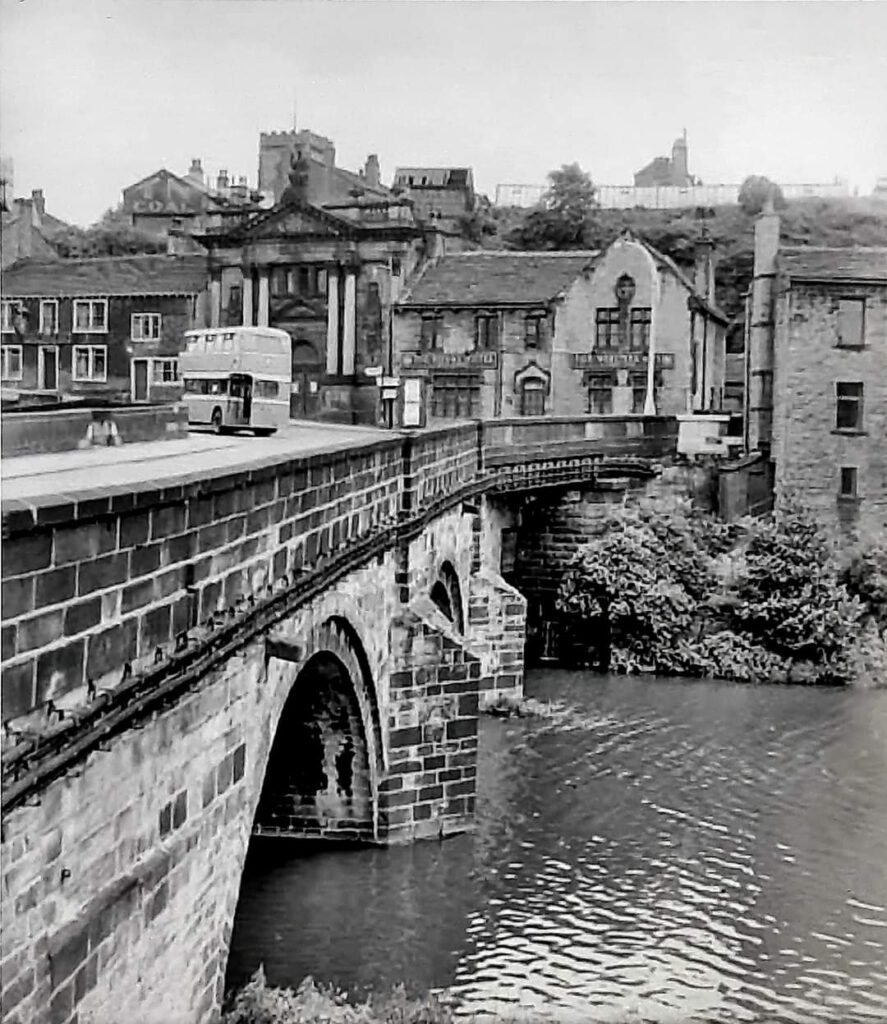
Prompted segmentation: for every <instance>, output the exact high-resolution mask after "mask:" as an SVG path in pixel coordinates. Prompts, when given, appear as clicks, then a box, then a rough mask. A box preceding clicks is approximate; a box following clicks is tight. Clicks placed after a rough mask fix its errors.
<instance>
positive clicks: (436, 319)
mask: <svg viewBox="0 0 887 1024" xmlns="http://www.w3.org/2000/svg"><path fill="white" fill-rule="evenodd" d="M442 341H443V317H442V316H441V315H440V314H439V313H435V314H433V315H431V316H423V317H422V351H423V352H426V351H428V349H432V348H440V347H441V343H442Z"/></svg>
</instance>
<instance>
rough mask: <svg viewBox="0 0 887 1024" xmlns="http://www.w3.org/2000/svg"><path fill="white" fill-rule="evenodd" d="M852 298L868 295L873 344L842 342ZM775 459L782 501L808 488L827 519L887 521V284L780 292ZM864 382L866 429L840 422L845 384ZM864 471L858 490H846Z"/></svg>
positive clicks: (810, 501) (862, 527) (843, 525)
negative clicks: (845, 307)
mask: <svg viewBox="0 0 887 1024" xmlns="http://www.w3.org/2000/svg"><path fill="white" fill-rule="evenodd" d="M842 297H856V298H865V345H864V346H863V347H861V348H852V347H843V346H841V345H839V344H838V339H839V314H838V304H839V300H840V299H841V298H842ZM776 321H777V322H776V343H775V348H776V355H777V357H776V361H775V362H776V376H775V381H774V389H773V393H774V411H773V448H772V454H773V460H774V462H775V467H776V497H777V501H778V500H780V499H781V498H785V497H789V496H791V495H796V496H800V497H801V498H802V500H803V502H804V505H805V506H806V507H808V508H810V509H812V510H814V511H815V514H816V516H817V518H818V519H819V520H820V522H822V523H823V525H824V526H826V527H827V528H830V529H834V530H842V531H844V530H847V529H853V530H859V531H862V532H863V533H868V532H874V531H877V530H884V529H887V288H884V287H883V286H877V285H867V286H861V285H860V286H852V287H850V286H847V285H843V284H842V285H831V286H828V285H816V284H805V283H803V282H793V283H792V286H791V289H790V290H785V289H783V291H782V293H781V294H780V296H779V298H778V299H777V312H776ZM839 382H859V383H862V385H863V388H864V395H863V417H862V429H861V430H860V431H844V430H838V429H837V428H836V385H837V384H838V383H839ZM842 467H845V468H854V469H856V471H857V480H858V484H857V486H858V498H856V499H854V498H849V497H848V498H844V497H842V496H841V495H840V488H841V469H842Z"/></svg>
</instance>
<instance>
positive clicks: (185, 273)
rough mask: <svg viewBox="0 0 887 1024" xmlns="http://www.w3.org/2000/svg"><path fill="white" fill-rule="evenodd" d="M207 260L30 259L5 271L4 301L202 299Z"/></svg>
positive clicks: (162, 257) (163, 257)
mask: <svg viewBox="0 0 887 1024" xmlns="http://www.w3.org/2000/svg"><path fill="white" fill-rule="evenodd" d="M207 280H208V271H207V263H206V257H204V256H166V255H163V254H158V255H143V256H101V257H95V258H90V259H75V260H45V259H44V260H36V259H24V260H19V261H18V262H16V263H13V264H12V266H11V267H8V268H7V269H6V270H5V271H4V273H3V296H4V298H26V297H28V296H47V297H57V298H66V297H69V296H77V295H196V294H197V293H198V292H201V291H203V290H204V288H206V284H207Z"/></svg>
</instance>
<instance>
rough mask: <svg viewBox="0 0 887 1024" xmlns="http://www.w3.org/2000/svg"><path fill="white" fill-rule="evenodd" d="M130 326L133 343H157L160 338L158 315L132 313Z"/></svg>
mask: <svg viewBox="0 0 887 1024" xmlns="http://www.w3.org/2000/svg"><path fill="white" fill-rule="evenodd" d="M130 324H131V329H130V337H131V338H132V340H133V341H157V340H158V338H159V337H160V314H159V313H133V315H132V317H130Z"/></svg>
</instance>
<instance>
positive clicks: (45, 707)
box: [0, 418, 672, 1024]
mask: <svg viewBox="0 0 887 1024" xmlns="http://www.w3.org/2000/svg"><path fill="white" fill-rule="evenodd" d="M556 426H557V429H558V431H559V440H560V442H561V445H562V446H561V449H560V451H559V457H558V453H553V452H552V449H551V447H550V446H547V445H545V444H544V439H543V440H542V441H541V442H540V437H541V434H540V433H539V431H540V430H541V431H542V432H543V433H544V429H549V428H547V427H545V428H543V427H542V426H540V427H539V428H538V430H537V431H536V433H534V432H533V424H531V423H524V424H520V425H515V426H513V427H508V426H507V425H505V427H501V425H500V427H497V429H499V430H501V429H507V430H510V431H511V433H509V434H508V436H507V437H505V436H504V435H503V436H502V437H501V438H500V439H499V440H500V442H501V443H500V444H498V446H497V444H496V443H495V442H496V438H495V437H492V438H491V435H490V432H489V429H488V428H487V427H486V426H485V425H484V424H479V423H471V424H464V425H457V426H454V427H450V428H446V429H441V430H431V431H422V432H416V433H413V434H400V433H392V432H377V431H363V430H356V429H355V430H349V429H346V428H341V427H334V428H329V430H326V431H325V433H324V436H323V437H322V438H321V439H320V440H318V439H317V438H316V437H315V438H314V439H313V441H312V443H311V444H308V443H304V441H303V440H302V441H300V439H299V434H298V431H294V432H291V433H289V434H288V435H287V436H282V437H280V438H277V439H274V440H269V441H250V442H246V441H236V440H234V439H209V438H195V437H194V436H193V435H192V437H191V438H189V439H186V441H185V442H184V443H183V442H181V441H175V442H173V441H170V442H163V443H159V444H160V447H158V446H156V445H155V446H148V445H146V446H144V447H143V448H139V449H138V450H137V451H136V450H134V451H131V452H127V451H125V450H124V449H116V450H114V451H111V450H107V451H94V452H83V453H74V454H72V455H69V456H64V457H61V456H45V457H40V458H41V459H43V461H42V462H39V460H35V461H30V462H27V463H25V462H24V460H22V462H21V464H20V465H19V466H18V467H13V466H11V464H10V465H7V463H6V462H4V467H3V468H4V501H3V565H2V574H3V595H2V597H3V604H2V614H3V627H2V634H3V635H2V640H3V650H2V658H3V661H2V672H3V676H2V696H3V723H4V725H3V754H2V765H3V795H2V801H3V817H2V836H0V854H2V883H0V884H2V890H0V897H2V912H3V933H2V936H0V976H2V982H0V984H2V992H0V997H2V1020H3V1021H4V1024H6V1022H9V1024H14V1022H18V1024H29V1022H31V1021H49V1022H52V1024H73V1022H75V1021H76V1022H77V1024H84V1022H87V1021H90V1022H93V1024H105V1022H109V1021H117V1020H127V1021H133V1022H134V1024H141V1022H145V1024H149V1022H154V1021H156V1022H158V1024H159V1022H163V1024H175V1022H188V1024H191V1022H205V1021H213V1020H215V1019H217V1017H218V1014H219V1010H220V1006H221V1001H222V996H223V987H224V977H225V967H226V962H227V953H228V943H229V939H230V935H231V929H232V924H233V920H234V914H235V910H236V905H237V899H238V895H239V891H240V879H241V875H242V871H243V866H244V862H245V858H246V854H247V850H248V846H249V843H250V840H251V837H252V836H255V835H265V836H273V837H277V838H279V840H280V841H287V840H291V839H302V838H324V839H329V840H337V839H338V840H345V839H348V840H359V841H368V842H374V843H379V844H388V843H397V842H407V841H411V840H414V839H421V838H426V837H444V836H446V835H449V834H452V833H454V832H459V831H463V830H465V829H468V828H470V826H471V823H472V820H473V814H474V806H475V798H476V770H477V719H478V708H479V705H480V704H481V703H483V702H484V701H489V700H495V699H496V698H497V696H498V695H499V694H501V693H511V694H519V693H520V692H521V691H522V683H523V652H524V640H525V621H526V602H525V600H524V598H523V597H522V596H521V594H520V593H518V591H517V590H515V589H514V588H513V587H512V586H510V585H509V584H508V583H507V582H506V581H505V580H504V579H503V578H502V576H501V575H500V572H499V568H500V551H501V547H502V541H501V531H502V527H503V524H504V523H505V522H506V521H507V516H505V517H504V516H503V515H502V514H501V502H498V503H497V499H496V498H495V497H494V496H492V495H491V482H495V483H496V484H497V486H499V487H500V489H502V488H504V489H505V491H507V490H508V489H509V487H511V488H512V489H514V488H524V489H526V488H528V487H532V486H537V485H539V486H545V485H546V483H553V482H554V483H557V484H558V485H559V486H560V485H563V484H564V482H565V481H566V482H569V481H570V480H582V479H588V477H589V474H593V473H594V471H595V467H596V466H597V465H598V463H599V461H600V459H601V458H602V457H603V458H606V457H609V455H608V454H607V453H612V452H613V450H614V445H615V447H616V448H618V447H619V444H620V443H621V444H622V446H623V448H624V449H625V450H627V451H628V452H629V457H630V458H631V457H635V456H637V457H639V458H647V459H650V458H659V457H661V456H662V455H664V454H666V453H667V452H668V450H669V446H670V445H671V444H672V433H671V424H669V423H667V422H665V421H650V422H647V423H644V422H642V421H641V420H640V419H639V418H633V419H632V421H631V422H628V421H626V422H625V423H624V424H623V428H624V429H623V434H622V436H621V442H620V439H619V438H618V437H616V438H615V441H614V437H613V426H612V423H607V424H604V425H603V426H599V425H598V424H597V423H596V422H595V421H594V418H585V419H584V420H583V422H581V423H579V424H578V426H576V427H575V430H576V432H577V436H576V442H575V444H573V445H572V446H571V444H570V443H564V437H563V434H564V430H565V427H564V424H563V423H561V424H557V425H556ZM520 431H523V432H524V434H523V435H522V436H523V437H524V441H525V442H526V443H525V444H524V446H523V448H521V445H520V444H516V433H515V432H517V433H520ZM568 440H569V439H568ZM131 447H132V448H133V449H135V448H136V446H131ZM521 452H522V453H523V455H522V456H520V453H521ZM505 453H509V454H507V455H506V454H505ZM518 456H520V457H518ZM509 459H510V460H511V462H509V461H508V460H509ZM516 459H517V461H518V462H519V463H520V464H519V465H513V464H512V463H514V462H515V460H516ZM47 460H48V461H47ZM53 460H55V461H53ZM596 460H597V461H596Z"/></svg>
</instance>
